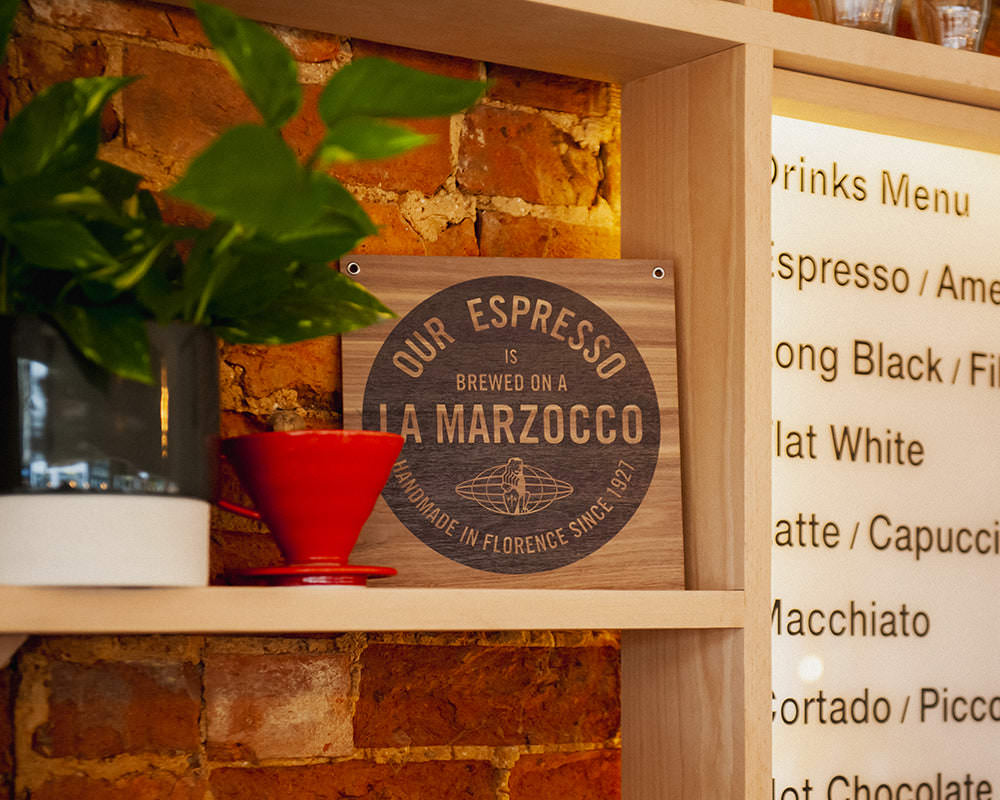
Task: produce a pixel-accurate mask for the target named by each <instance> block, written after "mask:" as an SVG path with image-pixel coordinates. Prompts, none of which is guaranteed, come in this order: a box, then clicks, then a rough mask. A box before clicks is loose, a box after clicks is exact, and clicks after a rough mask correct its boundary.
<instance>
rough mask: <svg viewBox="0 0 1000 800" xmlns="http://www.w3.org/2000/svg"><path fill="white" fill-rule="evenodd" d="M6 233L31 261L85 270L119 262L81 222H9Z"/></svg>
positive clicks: (50, 220)
mask: <svg viewBox="0 0 1000 800" xmlns="http://www.w3.org/2000/svg"><path fill="white" fill-rule="evenodd" d="M4 234H5V235H6V237H7V238H8V239H9V240H10V242H11V243H12V244H13V245H14V246H15V247H17V249H18V250H19V251H20V252H21V257H22V258H23V259H24V260H25V262H27V263H28V264H33V265H35V266H38V267H45V268H47V269H63V270H76V271H82V270H86V269H89V268H91V267H96V266H112V267H114V266H117V265H118V262H117V261H116V260H115V258H114V257H113V256H112V255H111V254H110V253H109V252H108V251H107V250H106V249H105V248H104V246H103V245H102V244H101V243H100V242H99V241H98V240H97V239H96V238H94V236H93V235H92V234H91V233H90V231H88V230H87V229H86V228H85V227H84V226H83V225H81V224H80V223H79V222H76V221H75V220H72V219H36V220H31V221H26V222H14V223H11V224H10V225H7V226H6V228H5V229H4Z"/></svg>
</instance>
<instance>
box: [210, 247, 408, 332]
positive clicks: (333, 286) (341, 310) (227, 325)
mask: <svg viewBox="0 0 1000 800" xmlns="http://www.w3.org/2000/svg"><path fill="white" fill-rule="evenodd" d="M394 316H395V314H393V312H392V311H390V310H389V309H388V308H386V307H385V306H384V305H383V304H382V303H381V302H380V301H379V300H378V298H376V297H375V296H374V295H373V294H371V293H370V292H369V291H368V290H367V289H365V288H364V287H363V286H362V285H361V284H359V283H356V282H355V281H352V280H351V279H350V278H348V277H347V276H346V275H341V274H340V273H339V272H336V271H334V270H332V269H330V268H329V267H327V266H325V265H323V264H304V265H302V267H301V269H300V270H299V271H298V274H296V276H295V278H294V279H293V281H292V286H291V288H290V289H289V290H288V291H287V292H285V293H284V294H282V295H281V296H279V297H277V298H276V299H275V300H274V302H272V303H271V304H270V305H268V306H267V307H266V308H262V309H261V310H260V312H259V313H257V314H252V315H248V316H246V317H244V318H242V319H240V320H239V321H236V320H218V321H217V322H216V323H215V324H214V325H213V329H214V330H215V332H216V333H217V334H218V335H219V336H221V337H222V338H223V339H226V340H227V341H230V342H242V343H245V344H288V343H290V342H298V341H301V340H303V339H312V338H314V337H316V336H327V335H329V334H334V333H346V332H347V331H352V330H355V329H356V328H362V327H365V326H366V325H371V324H373V323H375V322H380V321H381V320H384V319H390V318H392V317H394Z"/></svg>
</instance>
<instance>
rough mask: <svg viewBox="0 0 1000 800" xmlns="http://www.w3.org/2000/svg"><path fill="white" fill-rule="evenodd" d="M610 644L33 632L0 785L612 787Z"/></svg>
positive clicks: (226, 789) (21, 791)
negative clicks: (6, 780) (36, 635)
mask: <svg viewBox="0 0 1000 800" xmlns="http://www.w3.org/2000/svg"><path fill="white" fill-rule="evenodd" d="M617 655H618V642H617V637H616V636H614V635H613V634H610V633H604V632H574V633H498V634H471V633H468V634H449V635H443V634H421V633H408V634H363V633H357V634H343V635H339V636H322V637H318V636H317V637H308V638H296V637H226V636H205V637H202V636H128V637H110V636H93V637H85V636H84V637H47V638H37V639H32V640H29V643H28V644H27V645H25V647H24V648H22V650H21V652H20V653H19V655H18V658H17V675H18V679H19V686H18V688H17V690H16V693H15V694H16V698H15V703H14V714H13V720H14V723H15V726H14V727H13V729H12V728H11V726H10V725H9V724H8V722H9V720H5V722H4V724H3V725H0V747H4V748H5V750H6V752H5V753H4V754H3V755H2V756H0V767H3V770H2V771H0V774H2V775H5V776H8V777H10V778H12V779H13V780H12V781H10V782H9V783H8V784H7V785H6V786H4V784H2V783H0V787H4V789H5V790H10V789H11V788H13V791H14V793H13V794H12V795H11V796H13V797H18V798H26V797H31V798H32V799H33V800H36V799H37V798H40V797H41V798H50V797H51V798H59V800H72V799H73V798H119V797H120V798H123V800H124V798H129V799H130V800H132V799H134V798H139V799H140V800H160V799H161V798H164V799H167V798H168V799H169V800H189V799H190V800H195V799H197V800H209V798H215V799H216V800H221V799H222V798H234V799H235V798H239V799H240V800H245V799H246V798H251V797H252V798H256V799H258V800H286V798H292V797H315V798H318V799H319V800H323V799H324V798H330V799H331V800H333V798H342V797H365V798H385V799H388V798H398V799H399V800H423V799H424V798H427V797H431V796H440V797H449V798H452V797H454V798H482V800H498V798H503V800H507V799H508V798H510V800H516V799H517V798H524V800H527V799H528V798H532V799H535V798H542V797H560V798H566V799H567V800H569V799H570V798H574V799H579V800H588V799H589V798H595V800H596V798H600V800H608V799H609V798H615V797H617V796H619V789H618V785H619V759H618V754H619V740H618V728H619V701H618V696H619V673H618V658H617ZM10 673H11V671H9V670H8V676H9V675H10ZM8 686H9V682H7V683H0V688H6V687H8ZM0 699H3V698H0ZM5 736H6V738H7V739H9V740H13V742H14V746H15V764H16V771H15V770H13V769H11V763H10V762H11V758H10V748H9V747H7V746H6V745H9V742H7V743H6V745H5V741H4V738H5ZM0 752H3V751H0ZM11 783H16V786H13V787H12V786H11Z"/></svg>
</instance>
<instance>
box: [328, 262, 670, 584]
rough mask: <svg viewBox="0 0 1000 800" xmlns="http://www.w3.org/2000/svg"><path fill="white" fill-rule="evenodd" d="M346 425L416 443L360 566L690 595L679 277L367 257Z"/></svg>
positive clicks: (601, 268) (640, 266) (403, 459)
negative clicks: (366, 318)
mask: <svg viewBox="0 0 1000 800" xmlns="http://www.w3.org/2000/svg"><path fill="white" fill-rule="evenodd" d="M347 272H348V273H351V274H353V276H354V277H355V278H356V279H357V280H358V281H360V282H361V283H362V284H364V285H365V286H366V287H367V288H369V289H370V290H371V291H373V292H374V293H375V294H376V295H377V296H378V297H379V298H380V299H381V300H382V301H383V302H385V303H386V304H387V305H388V306H389V307H390V308H392V309H393V310H394V311H395V312H396V313H397V314H398V315H399V319H398V320H393V321H389V322H386V323H383V324H381V325H377V326H373V327H371V328H368V329H365V330H363V331H359V332H357V333H353V334H350V335H348V336H345V337H344V338H343V365H344V415H345V421H344V422H345V427H346V428H365V429H369V430H389V431H392V432H394V433H400V434H402V435H403V437H404V439H405V444H404V445H403V450H402V453H401V454H400V457H399V459H398V460H397V462H396V464H395V466H394V468H393V471H392V474H391V476H390V478H389V482H388V484H387V485H386V487H385V490H384V491H383V493H382V498H381V499H380V500H379V502H378V505H377V507H376V509H375V512H374V513H373V514H372V517H371V518H370V520H369V522H368V524H367V525H366V527H365V529H364V531H363V533H362V536H361V539H360V540H359V542H358V545H357V546H356V547H355V549H354V552H353V554H352V561H353V562H355V563H358V564H376V565H384V566H393V567H395V568H396V569H398V570H399V575H398V576H397V577H396V578H392V579H389V580H387V581H385V583H389V582H391V583H393V584H395V585H410V586H508V587H514V586H525V587H527V586H531V587H566V588H569V587H572V588H608V589H611V588H615V589H624V588H660V589H667V588H669V589H678V588H683V550H682V538H681V508H680V458H679V456H680V452H679V434H678V419H677V386H676V382H677V381H676V373H677V370H676V348H675V332H674V302H673V300H674V296H673V280H672V279H673V275H672V270H671V269H670V266H669V264H664V263H662V262H653V261H631V260H630V261H590V260H586V261H584V260H578V259H574V260H557V259H533V260H527V259H488V258H473V259H469V258H417V257H382V256H363V257H362V256H358V257H355V258H353V259H351V262H349V264H348V265H347Z"/></svg>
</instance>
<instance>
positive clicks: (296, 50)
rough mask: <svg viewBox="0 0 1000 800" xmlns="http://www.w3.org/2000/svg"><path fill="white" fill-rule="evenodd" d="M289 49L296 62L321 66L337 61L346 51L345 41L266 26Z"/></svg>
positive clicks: (317, 33)
mask: <svg viewBox="0 0 1000 800" xmlns="http://www.w3.org/2000/svg"><path fill="white" fill-rule="evenodd" d="M264 27H265V28H266V29H267V30H268V31H270V32H271V33H273V34H274V35H275V37H277V38H278V40H280V41H281V43H282V44H283V45H285V47H287V48H288V49H289V50H290V51H291V53H292V57H293V58H294V59H295V60H296V61H300V62H305V63H308V64H319V63H322V62H324V61H335V60H336V59H337V57H338V56H340V55H341V53H342V52H343V51H344V45H345V40H344V39H343V38H342V37H340V36H331V35H330V34H328V33H320V32H318V31H306V30H301V29H299V28H286V27H284V26H283V25H265V26H264Z"/></svg>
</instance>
